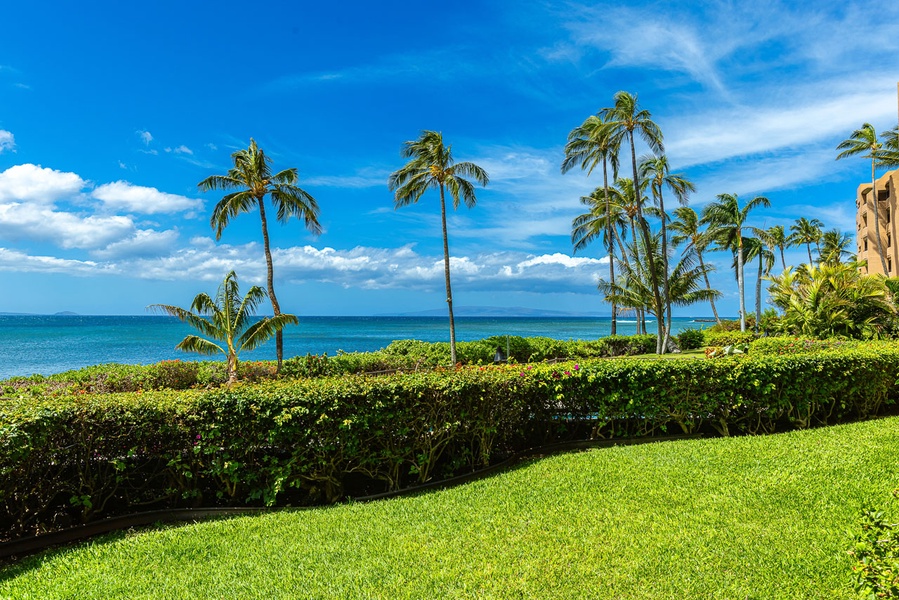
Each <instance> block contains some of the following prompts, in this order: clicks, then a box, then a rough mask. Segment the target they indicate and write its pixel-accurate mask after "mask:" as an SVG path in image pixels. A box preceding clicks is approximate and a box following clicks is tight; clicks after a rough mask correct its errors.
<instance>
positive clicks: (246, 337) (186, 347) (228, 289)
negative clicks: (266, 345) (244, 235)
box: [147, 271, 299, 383]
mask: <svg viewBox="0 0 899 600" xmlns="http://www.w3.org/2000/svg"><path fill="white" fill-rule="evenodd" d="M265 298H266V293H265V290H264V289H262V288H261V287H259V286H256V285H254V286H253V287H251V288H250V290H249V291H248V292H247V294H246V296H244V297H243V299H241V297H240V287H239V286H238V284H237V275H236V274H235V273H234V271H231V272H230V273H228V274H227V275H225V279H224V280H223V281H222V283H221V285H219V289H218V292H217V293H216V294H215V298H212V297H210V296H209V294H206V293H201V294H197V296H196V297H195V298H194V300H193V302H191V305H190V310H186V309H183V308H178V307H177V306H172V305H170V304H151V305H150V306H148V307H147V308H149V309H151V310H155V311H159V312H164V313H166V314H168V315H171V316H173V317H177V318H178V319H181V320H182V321H184V322H185V323H187V324H188V325H190V326H191V327H193V328H194V329H196V330H197V331H199V332H200V333H201V334H203V335H205V336H206V337H209V338H212V339H213V340H217V341H220V342H224V343H225V344H224V346H225V347H224V348H223V347H222V346H220V345H218V344H216V343H215V342H213V341H210V340H207V339H205V338H202V337H200V336H197V335H189V336H187V337H185V338H184V339H183V340H181V342H180V343H179V344H178V345H177V346H175V348H176V349H178V350H183V351H185V352H197V353H198V354H210V355H211V354H218V353H219V352H221V353H222V354H224V355H225V356H226V357H227V359H228V382H229V383H234V382H235V381H237V356H238V354H240V351H241V350H252V349H253V348H256V347H257V346H259V345H260V344H262V343H263V342H265V341H267V340H269V339H271V337H272V336H273V335H274V334H275V333H277V332H278V331H281V330H282V329H283V328H284V327H285V326H287V325H288V324H293V325H296V324H297V323H299V321H298V320H297V318H296V317H295V316H294V315H285V314H280V315H277V316H274V317H266V318H264V319H260V320H258V321H256V322H255V323H253V322H252V317H253V315H254V314H255V313H256V308H257V307H258V306H259V303H260V302H262V301H263V300H265Z"/></svg>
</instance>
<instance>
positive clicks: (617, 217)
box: [571, 188, 627, 335]
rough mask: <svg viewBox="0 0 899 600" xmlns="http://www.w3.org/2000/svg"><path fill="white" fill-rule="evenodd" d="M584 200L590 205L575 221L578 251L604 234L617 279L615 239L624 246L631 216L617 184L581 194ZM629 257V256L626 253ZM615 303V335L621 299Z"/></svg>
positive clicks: (574, 239) (573, 238)
mask: <svg viewBox="0 0 899 600" xmlns="http://www.w3.org/2000/svg"><path fill="white" fill-rule="evenodd" d="M581 204H583V205H584V206H586V207H588V210H587V212H586V213H583V214H580V215H578V216H576V217H575V218H574V219H573V220H572V222H571V244H572V246H573V248H574V253H575V254H577V252H578V251H579V250H583V249H584V248H586V247H587V245H588V244H589V243H590V242H592V241H593V240H595V239H596V238H597V237H599V236H600V234H602V237H603V241H604V242H605V247H606V251H607V252H608V256H609V280H610V281H611V282H612V284H614V283H615V267H614V261H615V243H616V241H617V243H618V245H619V246H621V249H622V253H623V252H624V246H623V244H622V242H621V237H620V235H619V232H623V231H624V229H625V228H626V227H627V216H626V215H625V213H624V209H623V207H622V206H621V202H620V192H619V191H618V190H616V189H614V188H605V189H604V188H596V189H595V190H593V193H591V194H590V195H589V196H582V197H581ZM625 258H626V257H625ZM611 303H612V327H611V335H616V334H617V327H616V323H617V312H618V307H617V303H616V302H615V301H614V300H611Z"/></svg>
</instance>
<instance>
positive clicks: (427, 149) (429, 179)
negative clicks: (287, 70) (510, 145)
mask: <svg viewBox="0 0 899 600" xmlns="http://www.w3.org/2000/svg"><path fill="white" fill-rule="evenodd" d="M452 150H453V148H452V146H445V145H444V144H443V135H442V134H441V133H439V132H437V131H422V132H421V136H420V137H419V138H418V139H417V140H413V141H408V142H404V143H403V149H402V151H401V155H402V157H403V158H409V159H411V160H410V161H409V162H408V163H406V165H405V166H403V168H401V169H399V170H398V171H394V172H393V173H391V174H390V177H389V179H388V180H387V186H388V187H389V188H390V191H391V192H395V196H394V208H400V207H402V206H407V205H409V204H413V203H416V202H418V200H419V198H421V196H422V195H423V194H424V193H425V191H427V190H428V189H431V188H437V189H438V190H439V191H440V219H441V224H442V226H443V271H444V276H445V279H446V304H447V307H448V309H449V325H450V357H451V360H452V362H453V364H456V325H455V322H454V321H453V292H452V287H451V286H450V262H449V258H450V257H449V242H448V240H447V234H446V199H445V193H446V191H449V193H450V196H452V199H453V209H456V210H458V208H459V200H460V199H461V200H462V201H463V202H464V203H465V206H467V207H468V208H472V207H473V206H474V205H475V204H476V203H477V199H476V198H475V195H474V185H473V184H472V183H471V182H470V181H469V180H467V179H465V178H466V177H472V178H474V179H475V181H477V182H478V183H479V184H481V185H482V186H486V185H487V182H488V181H489V177H488V176H487V172H486V171H485V170H484V169H482V168H481V167H479V166H478V165H476V164H474V163H471V162H461V163H456V162H454V161H453V153H452Z"/></svg>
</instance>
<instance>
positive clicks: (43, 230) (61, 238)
mask: <svg viewBox="0 0 899 600" xmlns="http://www.w3.org/2000/svg"><path fill="white" fill-rule="evenodd" d="M133 228H134V224H133V223H132V221H131V219H130V218H128V217H121V216H110V217H101V216H96V215H88V216H84V215H80V214H76V213H71V212H63V211H58V210H53V208H52V207H49V206H43V205H40V204H25V203H16V202H13V203H8V204H0V237H3V238H7V239H13V240H19V239H27V240H39V241H48V242H52V243H53V244H55V245H56V246H59V247H60V248H99V247H103V246H105V245H107V244H109V243H112V242H114V241H116V240H119V239H121V238H122V237H124V236H126V235H128V234H130V233H131V231H132V230H133Z"/></svg>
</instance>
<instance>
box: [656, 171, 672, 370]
mask: <svg viewBox="0 0 899 600" xmlns="http://www.w3.org/2000/svg"><path fill="white" fill-rule="evenodd" d="M659 210H660V211H661V212H662V268H663V272H662V283H663V284H664V286H665V298H664V300H665V337H664V339H663V340H662V348H661V352H660V354H664V353H665V352H667V351H668V339H669V338H670V337H671V290H670V289H669V287H668V286H669V284H668V236H667V233H666V229H665V221H667V220H668V219H667V216H668V215H666V214H665V200H664V199H663V198H662V186H659Z"/></svg>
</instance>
